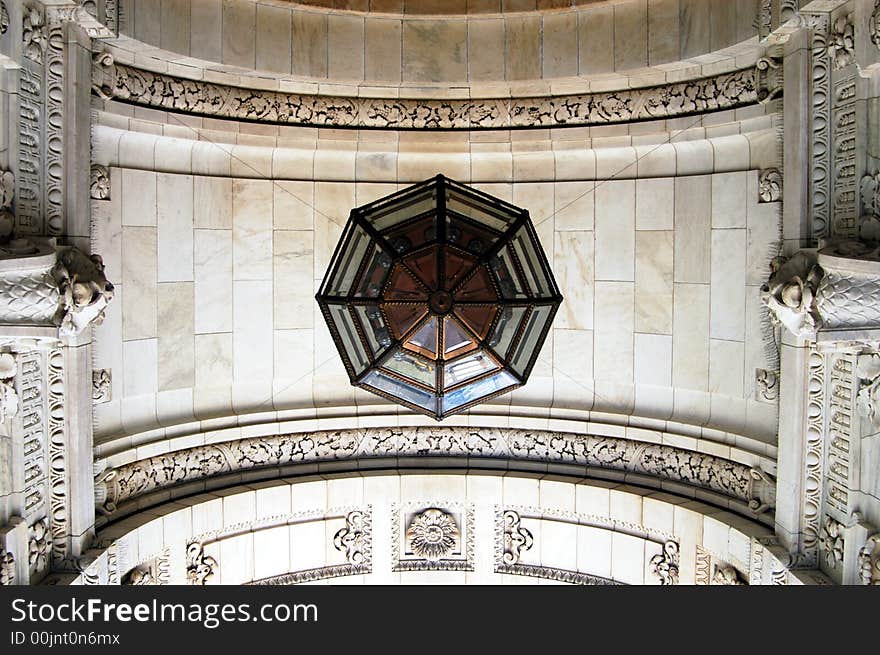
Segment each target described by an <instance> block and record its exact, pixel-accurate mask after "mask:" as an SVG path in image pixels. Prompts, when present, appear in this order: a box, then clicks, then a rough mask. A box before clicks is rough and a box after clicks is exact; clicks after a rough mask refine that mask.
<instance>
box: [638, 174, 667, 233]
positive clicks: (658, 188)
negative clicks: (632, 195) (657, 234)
mask: <svg viewBox="0 0 880 655" xmlns="http://www.w3.org/2000/svg"><path fill="white" fill-rule="evenodd" d="M674 216H675V179H674V178H670V177H657V178H650V179H646V180H636V229H637V230H671V229H672V228H673V219H674Z"/></svg>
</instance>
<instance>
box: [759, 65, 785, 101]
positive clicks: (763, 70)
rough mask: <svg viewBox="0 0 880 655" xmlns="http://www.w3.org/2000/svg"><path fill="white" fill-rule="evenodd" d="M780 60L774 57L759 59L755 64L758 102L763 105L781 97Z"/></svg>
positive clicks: (781, 76)
mask: <svg viewBox="0 0 880 655" xmlns="http://www.w3.org/2000/svg"><path fill="white" fill-rule="evenodd" d="M782 71H783V69H782V58H781V57H776V56H772V55H771V56H767V57H761V58H760V59H759V60H758V61H757V62H756V63H755V73H756V75H755V78H756V82H755V86H756V89H757V94H758V102H760V103H762V104H765V103H768V102H770V101H771V100H773V99H774V98H777V97H779V96H780V95H782V90H783V72H782Z"/></svg>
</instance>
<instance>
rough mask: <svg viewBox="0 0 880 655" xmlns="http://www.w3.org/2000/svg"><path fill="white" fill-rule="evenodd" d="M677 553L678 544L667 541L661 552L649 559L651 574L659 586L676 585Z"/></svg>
mask: <svg viewBox="0 0 880 655" xmlns="http://www.w3.org/2000/svg"><path fill="white" fill-rule="evenodd" d="M678 551H679V548H678V542H675V541H667V542H666V543H664V544H663V552H662V553H658V554H657V555H654V556H653V557H652V558H651V561H650V567H651V573H652V574H654V576H655V577H657V579H658V580H660V584H661V585H676V584H678V561H679V557H678Z"/></svg>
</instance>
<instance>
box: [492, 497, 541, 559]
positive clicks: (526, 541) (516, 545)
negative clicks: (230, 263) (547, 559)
mask: <svg viewBox="0 0 880 655" xmlns="http://www.w3.org/2000/svg"><path fill="white" fill-rule="evenodd" d="M496 520H500V521H501V523H502V524H503V526H504V538H503V545H502V553H501V562H502V563H503V564H507V565H512V564H516V563H518V562H519V558H520V555H521V554H522V552H523V551H526V550H529V549H531V547H532V545H533V544H534V542H535V539H534V537H532V533H531V532H530V531H528V530H526V529H525V528H524V527H522V526H521V525H520V517H519V514H518V513H517V512H515V511H513V510H510V509H509V510H506V511H505V512H504V513H503V514H502V515H501V517H500V519H496Z"/></svg>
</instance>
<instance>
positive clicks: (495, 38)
mask: <svg viewBox="0 0 880 655" xmlns="http://www.w3.org/2000/svg"><path fill="white" fill-rule="evenodd" d="M504 64H505V62H504V21H503V20H501V19H498V18H496V19H486V20H472V21H469V22H468V79H469V80H470V81H471V82H476V81H481V80H488V81H493V82H494V81H498V80H503V79H504V69H505V65H504Z"/></svg>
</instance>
